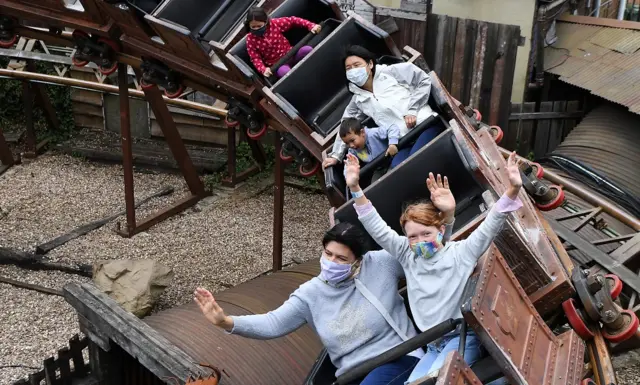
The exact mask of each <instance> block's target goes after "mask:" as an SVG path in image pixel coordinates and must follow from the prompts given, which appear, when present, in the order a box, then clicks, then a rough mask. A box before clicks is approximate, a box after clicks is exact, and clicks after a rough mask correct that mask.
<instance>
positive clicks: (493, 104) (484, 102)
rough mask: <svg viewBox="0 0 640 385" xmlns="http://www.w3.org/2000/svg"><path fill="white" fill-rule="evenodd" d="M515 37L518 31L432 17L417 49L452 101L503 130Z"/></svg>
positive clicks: (479, 23) (491, 25) (507, 114)
mask: <svg viewBox="0 0 640 385" xmlns="http://www.w3.org/2000/svg"><path fill="white" fill-rule="evenodd" d="M519 37H520V27H519V26H517V25H507V24H497V23H487V22H482V21H477V20H470V19H460V18H456V17H449V16H446V15H437V14H430V15H429V16H428V19H427V32H426V38H425V39H424V45H423V46H420V48H422V47H423V49H424V56H425V58H426V60H427V63H428V64H429V67H430V68H431V69H432V70H433V71H435V72H436V73H437V74H438V76H439V77H440V79H441V80H442V82H443V83H444V86H445V87H446V88H447V89H448V90H450V93H451V96H453V97H454V98H456V99H457V100H459V101H460V102H462V103H463V104H465V105H468V106H470V107H472V108H477V109H478V110H479V111H480V113H482V117H483V118H482V120H483V121H484V122H485V123H488V124H490V125H498V126H500V127H506V126H507V122H508V119H509V112H510V111H509V108H510V105H511V90H512V86H513V74H514V72H515V62H516V54H517V48H518V42H519ZM419 43H420V40H417V41H416V42H415V43H413V42H412V44H415V45H417V44H419ZM412 44H409V45H412ZM416 48H418V47H416Z"/></svg>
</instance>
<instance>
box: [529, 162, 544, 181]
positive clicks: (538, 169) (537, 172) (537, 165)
mask: <svg viewBox="0 0 640 385" xmlns="http://www.w3.org/2000/svg"><path fill="white" fill-rule="evenodd" d="M529 165H530V166H531V168H532V169H533V173H534V174H535V176H536V178H538V179H542V177H543V176H544V168H542V166H540V163H536V162H531V163H529Z"/></svg>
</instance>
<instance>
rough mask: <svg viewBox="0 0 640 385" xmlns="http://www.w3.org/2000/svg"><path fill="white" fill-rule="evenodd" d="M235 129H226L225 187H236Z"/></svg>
mask: <svg viewBox="0 0 640 385" xmlns="http://www.w3.org/2000/svg"><path fill="white" fill-rule="evenodd" d="M236 156H237V153H236V128H235V127H227V175H229V178H228V181H227V183H226V184H227V185H228V186H230V187H235V185H236V174H237V173H236Z"/></svg>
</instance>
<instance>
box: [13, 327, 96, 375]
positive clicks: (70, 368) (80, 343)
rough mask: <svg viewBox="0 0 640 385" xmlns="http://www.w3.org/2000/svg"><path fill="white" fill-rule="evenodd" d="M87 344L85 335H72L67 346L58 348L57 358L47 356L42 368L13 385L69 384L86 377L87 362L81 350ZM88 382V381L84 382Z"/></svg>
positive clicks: (86, 346) (87, 370)
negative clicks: (81, 336)
mask: <svg viewBox="0 0 640 385" xmlns="http://www.w3.org/2000/svg"><path fill="white" fill-rule="evenodd" d="M88 346H89V340H88V338H87V337H84V338H82V339H80V338H79V337H78V335H77V334H76V335H74V336H73V337H72V338H71V339H70V340H69V347H68V348H67V347H65V348H62V349H60V350H58V358H54V357H49V358H47V359H46V360H44V363H43V364H44V369H42V370H40V371H38V372H36V373H33V374H30V375H29V379H28V380H20V381H18V382H15V383H14V384H13V385H40V384H41V383H42V381H44V384H45V385H71V384H76V383H78V382H77V381H74V380H79V379H83V378H85V377H87V374H88V373H89V364H88V363H86V362H85V360H84V357H83V355H82V351H83V350H84V349H87V348H88ZM84 383H88V382H86V381H85V382H84Z"/></svg>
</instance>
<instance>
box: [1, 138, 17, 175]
mask: <svg viewBox="0 0 640 385" xmlns="http://www.w3.org/2000/svg"><path fill="white" fill-rule="evenodd" d="M15 163H16V162H15V160H14V159H13V153H12V152H11V148H9V144H8V143H7V141H6V140H5V139H4V132H2V127H0V174H2V172H3V171H4V170H5V169H6V168H9V167H11V166H13V165H14V164H15ZM5 167H6V168H5Z"/></svg>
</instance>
